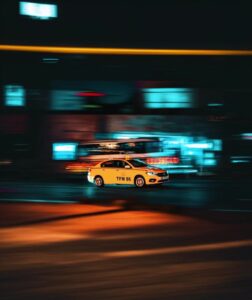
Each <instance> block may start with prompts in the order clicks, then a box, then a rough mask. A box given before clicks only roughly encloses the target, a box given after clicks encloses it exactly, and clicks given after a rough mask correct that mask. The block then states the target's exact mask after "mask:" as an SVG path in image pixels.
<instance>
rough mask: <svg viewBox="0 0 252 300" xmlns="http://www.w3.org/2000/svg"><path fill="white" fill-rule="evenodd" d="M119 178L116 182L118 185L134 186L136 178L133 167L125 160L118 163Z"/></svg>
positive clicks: (117, 177)
mask: <svg viewBox="0 0 252 300" xmlns="http://www.w3.org/2000/svg"><path fill="white" fill-rule="evenodd" d="M117 166H118V168H117V176H116V181H117V183H118V184H133V183H134V178H133V173H132V167H131V166H130V165H129V164H128V163H127V162H126V161H123V160H119V161H118V162H117Z"/></svg>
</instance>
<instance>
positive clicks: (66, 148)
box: [53, 143, 77, 160]
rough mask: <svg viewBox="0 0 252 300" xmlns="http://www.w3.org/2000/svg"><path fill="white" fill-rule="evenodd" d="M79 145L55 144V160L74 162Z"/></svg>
mask: <svg viewBox="0 0 252 300" xmlns="http://www.w3.org/2000/svg"><path fill="white" fill-rule="evenodd" d="M76 149H77V143H53V160H74V159H75V158H76Z"/></svg>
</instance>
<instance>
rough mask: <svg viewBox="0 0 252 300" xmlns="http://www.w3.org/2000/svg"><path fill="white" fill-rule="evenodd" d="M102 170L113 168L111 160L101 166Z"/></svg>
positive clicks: (113, 164)
mask: <svg viewBox="0 0 252 300" xmlns="http://www.w3.org/2000/svg"><path fill="white" fill-rule="evenodd" d="M101 167H102V168H115V167H116V166H115V162H114V161H113V160H109V161H106V162H104V163H102V164H101Z"/></svg>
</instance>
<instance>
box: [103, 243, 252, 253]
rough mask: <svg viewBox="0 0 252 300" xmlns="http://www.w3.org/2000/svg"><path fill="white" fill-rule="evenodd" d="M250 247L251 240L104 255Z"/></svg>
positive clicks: (251, 244)
mask: <svg viewBox="0 0 252 300" xmlns="http://www.w3.org/2000/svg"><path fill="white" fill-rule="evenodd" d="M249 246H252V240H241V241H231V242H223V243H211V244H203V245H192V246H179V247H165V248H158V249H145V250H130V251H118V252H110V253H105V254H104V255H105V256H108V257H129V256H144V255H157V254H173V253H175V254H177V253H182V252H193V251H210V250H213V251H214V250H219V249H230V248H239V247H249Z"/></svg>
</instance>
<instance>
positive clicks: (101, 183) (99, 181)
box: [94, 176, 104, 187]
mask: <svg viewBox="0 0 252 300" xmlns="http://www.w3.org/2000/svg"><path fill="white" fill-rule="evenodd" d="M94 183H95V185H96V186H98V187H102V186H104V181H103V179H102V177H101V176H96V177H95V180H94Z"/></svg>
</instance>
